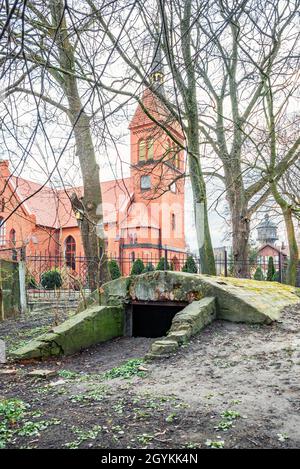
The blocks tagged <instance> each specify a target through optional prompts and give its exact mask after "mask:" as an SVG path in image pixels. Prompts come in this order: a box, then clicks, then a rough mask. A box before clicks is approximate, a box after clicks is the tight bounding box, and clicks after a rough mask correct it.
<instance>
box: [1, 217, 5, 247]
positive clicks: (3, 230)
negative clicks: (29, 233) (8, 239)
mask: <svg viewBox="0 0 300 469" xmlns="http://www.w3.org/2000/svg"><path fill="white" fill-rule="evenodd" d="M5 235H6V227H5V220H4V218H3V217H0V246H4V245H5Z"/></svg>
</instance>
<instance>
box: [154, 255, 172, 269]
mask: <svg viewBox="0 0 300 469" xmlns="http://www.w3.org/2000/svg"><path fill="white" fill-rule="evenodd" d="M166 267H167V268H166V269H165V258H164V257H161V258H160V259H159V261H158V264H157V266H156V269H155V270H170V264H169V263H168V261H167V266H166Z"/></svg>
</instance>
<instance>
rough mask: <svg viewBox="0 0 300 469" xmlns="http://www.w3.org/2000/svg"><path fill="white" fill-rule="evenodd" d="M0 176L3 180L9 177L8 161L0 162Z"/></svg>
mask: <svg viewBox="0 0 300 469" xmlns="http://www.w3.org/2000/svg"><path fill="white" fill-rule="evenodd" d="M0 176H1V177H4V178H7V177H9V176H10V172H9V161H8V160H0Z"/></svg>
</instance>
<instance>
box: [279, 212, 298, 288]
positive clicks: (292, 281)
mask: <svg viewBox="0 0 300 469" xmlns="http://www.w3.org/2000/svg"><path fill="white" fill-rule="evenodd" d="M282 213H283V217H284V222H285V228H286V234H287V238H288V245H289V252H290V256H289V262H288V268H287V272H286V283H287V284H288V285H294V286H296V283H297V269H298V264H299V249H298V245H297V240H296V235H295V228H294V223H293V217H292V210H291V208H290V207H288V208H285V209H282Z"/></svg>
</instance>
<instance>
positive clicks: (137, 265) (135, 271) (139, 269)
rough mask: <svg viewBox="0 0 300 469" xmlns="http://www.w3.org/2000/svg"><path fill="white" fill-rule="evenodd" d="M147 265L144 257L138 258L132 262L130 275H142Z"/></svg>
mask: <svg viewBox="0 0 300 469" xmlns="http://www.w3.org/2000/svg"><path fill="white" fill-rule="evenodd" d="M144 270H145V266H144V262H143V261H142V259H136V261H134V263H133V264H132V269H131V273H130V275H140V274H142V273H143V272H144Z"/></svg>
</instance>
